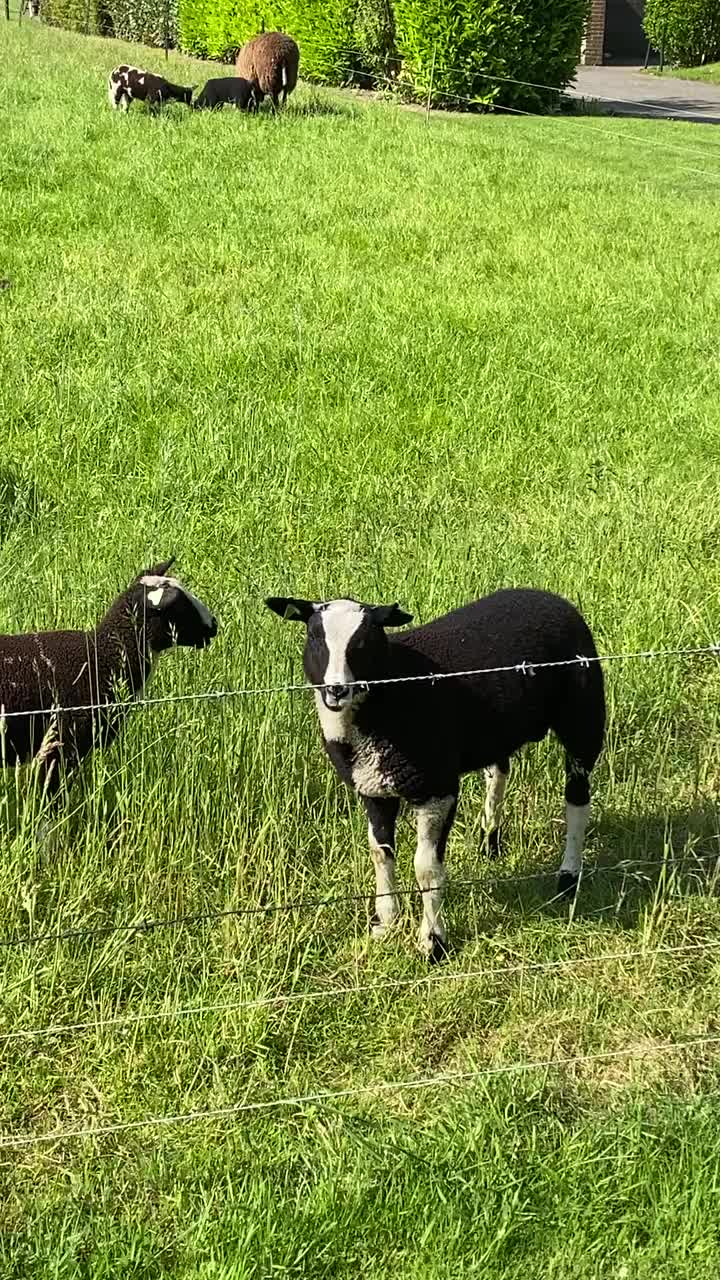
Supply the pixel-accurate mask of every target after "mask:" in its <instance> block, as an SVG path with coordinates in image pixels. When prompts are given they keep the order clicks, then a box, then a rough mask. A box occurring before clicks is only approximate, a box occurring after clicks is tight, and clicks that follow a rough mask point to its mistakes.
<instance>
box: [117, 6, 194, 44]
mask: <svg viewBox="0 0 720 1280" xmlns="http://www.w3.org/2000/svg"><path fill="white" fill-rule="evenodd" d="M105 3H106V5H107V8H108V11H109V15H110V21H111V23H112V29H113V34H114V35H115V36H117V38H118V40H136V41H137V42H138V43H139V44H149V45H155V46H158V47H160V48H162V46H163V45H164V44H165V27H166V25H167V36H168V44H169V45H170V46H174V45H175V44H177V0H105Z"/></svg>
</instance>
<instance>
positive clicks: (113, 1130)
mask: <svg viewBox="0 0 720 1280" xmlns="http://www.w3.org/2000/svg"><path fill="white" fill-rule="evenodd" d="M718 1044H720V1036H697V1037H693V1038H691V1039H686V1040H678V1041H666V1042H664V1043H660V1044H647V1043H646V1044H634V1045H629V1046H626V1047H625V1048H622V1049H607V1050H604V1051H603V1052H600V1053H587V1054H576V1055H574V1056H572V1057H565V1058H540V1059H537V1060H535V1061H527V1060H525V1061H520V1062H507V1063H501V1064H499V1065H497V1066H488V1067H479V1068H475V1069H473V1070H471V1071H451V1072H447V1073H445V1074H441V1075H435V1076H418V1077H415V1078H410V1079H408V1080H375V1081H371V1082H370V1083H369V1084H363V1085H353V1086H352V1087H351V1088H349V1089H318V1090H316V1091H315V1092H312V1093H301V1094H296V1095H294V1096H290V1097H279V1098H265V1099H261V1100H257V1101H255V1102H240V1103H235V1104H234V1105H232V1106H227V1107H213V1108H209V1109H207V1110H197V1111H184V1112H176V1113H174V1114H170V1115H159V1116H157V1115H156V1116H144V1117H142V1118H141V1119H139V1120H120V1121H117V1122H115V1123H112V1124H97V1125H81V1126H79V1127H77V1128H71V1129H55V1130H51V1131H50V1132H49V1133H29V1134H11V1133H3V1134H0V1150H9V1149H11V1148H17V1147H35V1146H41V1145H45V1144H47V1143H51V1142H68V1141H71V1140H76V1139H85V1138H104V1137H109V1136H111V1135H114V1134H120V1133H130V1132H132V1131H134V1130H138V1129H152V1128H160V1127H161V1126H170V1125H175V1124H191V1123H197V1122H198V1121H203V1120H206V1121H214V1120H227V1119H231V1118H233V1117H235V1116H239V1115H243V1114H249V1113H251V1112H261V1111H270V1110H274V1109H276V1108H279V1107H304V1106H313V1105H317V1104H322V1105H326V1106H327V1105H331V1104H332V1103H335V1102H344V1101H346V1100H347V1099H348V1098H360V1097H368V1096H372V1095H380V1096H382V1095H385V1094H388V1093H394V1092H399V1091H401V1090H414V1089H435V1088H451V1087H456V1086H459V1085H462V1084H470V1083H472V1082H475V1081H479V1080H483V1079H490V1078H492V1077H498V1076H507V1075H514V1074H520V1073H523V1072H528V1071H545V1072H548V1071H563V1070H564V1071H567V1070H569V1069H571V1068H574V1067H584V1066H590V1065H591V1064H592V1063H596V1062H612V1061H618V1060H620V1059H628V1058H636V1057H647V1058H651V1057H653V1056H656V1055H660V1056H661V1055H664V1054H672V1053H687V1052H688V1051H690V1050H693V1049H702V1048H709V1047H710V1046H716V1045H718Z"/></svg>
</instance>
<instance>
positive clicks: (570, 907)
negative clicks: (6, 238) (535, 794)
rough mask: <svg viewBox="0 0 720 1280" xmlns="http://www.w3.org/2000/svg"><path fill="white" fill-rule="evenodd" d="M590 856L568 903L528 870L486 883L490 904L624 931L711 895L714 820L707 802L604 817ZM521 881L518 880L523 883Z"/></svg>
mask: <svg viewBox="0 0 720 1280" xmlns="http://www.w3.org/2000/svg"><path fill="white" fill-rule="evenodd" d="M593 843H594V846H595V848H596V850H597V854H596V856H595V858H594V859H593V858H592V857H590V858H589V859H588V860H587V861H586V864H585V868H584V873H583V878H582V882H581V885H580V888H579V891H578V893H577V896H576V897H575V899H574V901H572V902H571V901H568V900H565V899H562V898H560V897H559V896H558V893H557V875H556V872H555V871H554V870H550V869H548V871H547V874H545V867H542V868H541V867H538V869H537V873H536V872H535V870H534V869H533V868H532V867H528V868H527V870H526V871H525V872H524V873H523V875H521V876H518V877H517V878H516V879H513V878H512V877H510V876H508V877H507V878H505V877H503V876H502V872H501V870H500V867H501V863H495V864H494V867H496V868H497V869H498V870H497V879H492V880H490V879H489V880H488V888H487V893H488V894H489V896H490V898H491V899H493V900H494V901H495V902H497V903H498V904H502V906H503V907H504V908H505V909H506V910H511V911H515V912H519V913H520V914H521V915H523V916H537V915H542V916H553V917H562V916H565V917H568V918H570V917H572V918H573V919H574V920H576V921H580V920H588V921H589V920H593V921H595V922H599V923H603V922H605V923H607V925H608V926H609V927H614V928H617V929H620V930H630V929H634V928H635V927H636V926H637V923H638V920H639V918H640V916H641V915H643V914H646V912H647V910H648V908H650V907H651V905H652V904H653V903H654V902H658V901H659V900H661V899H664V898H666V897H673V898H677V897H686V896H709V895H713V896H714V895H715V893H716V892H717V889H718V887H720V819H719V815H718V811H717V808H716V807H715V806H714V805H712V804H710V803H707V802H704V803H703V804H700V805H696V806H693V807H692V808H689V809H687V808H686V809H678V810H675V811H674V812H672V813H667V812H665V813H650V814H638V815H637V816H635V817H628V816H627V815H625V814H623V815H622V816H621V815H617V814H613V813H612V812H610V813H605V814H604V815H603V817H602V819H601V821H600V823H599V826H598V828H597V830H596V833H595V838H594V842H593ZM523 876H524V877H526V878H523Z"/></svg>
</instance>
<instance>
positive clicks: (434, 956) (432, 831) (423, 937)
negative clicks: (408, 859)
mask: <svg viewBox="0 0 720 1280" xmlns="http://www.w3.org/2000/svg"><path fill="white" fill-rule="evenodd" d="M456 808H457V796H456V795H447V796H440V797H437V798H436V799H432V800H428V801H427V803H426V804H423V805H416V806H415V817H416V820H417V848H416V850H415V878H416V879H417V882H418V886H419V888H420V890H421V892H422V902H423V918H422V923H421V925H420V933H419V935H418V943H419V946H420V950H421V951H422V952H423V954H424V955H425V956H427V958H428V960H429V961H430V962H431V964H432V963H435V962H436V961H437V960H441V959H442V957H443V956H444V955H445V952H446V950H447V947H446V943H447V933H446V930H445V922H444V920H443V916H442V900H443V892H444V888H445V880H446V879H447V875H446V871H445V866H444V857H445V846H446V844H447V838H448V836H449V834H450V829H451V827H452V824H453V819H454V817H455V810H456Z"/></svg>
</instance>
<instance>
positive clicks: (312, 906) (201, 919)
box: [0, 850, 720, 950]
mask: <svg viewBox="0 0 720 1280" xmlns="http://www.w3.org/2000/svg"><path fill="white" fill-rule="evenodd" d="M694 863H695V864H696V865H697V864H699V865H701V866H704V865H706V864H708V863H720V850H719V851H718V853H710V854H701V855H699V856H696V857H694ZM653 867H654V868H662V869H665V870H667V871H671V872H672V871H673V870H684V871H688V873H689V872H690V871H691V870H692V864H691V865H690V866H688V864H687V860H685V861H681V860H679V859H668V858H655V859H647V860H645V859H643V860H640V861H637V862H618V863H615V864H614V865H613V866H596V867H588V868H585V867H584V868H583V870H582V880H583V881H584V880H593V879H595V877H597V876H599V875H632V874H637V873H639V871H640V869H641V868H645V869H649V868H653ZM556 874H557V872H556V871H555V870H549V869H548V870H546V871H533V872H529V873H528V874H527V875H519V876H498V877H495V878H491V879H484V878H481V877H479V876H478V877H467V878H463V879H458V880H455V879H452V878H451V879H449V880H448V888H449V889H450V891H451V893H452V892H454V891H455V890H457V889H464V890H465V889H466V890H470V891H472V890H474V889H480V890H485V891H486V892H487V891H488V890H490V889H497V888H500V887H501V886H503V885H517V884H530V883H532V882H533V881H536V880H548V879H552V878H553V877H554V876H555V875H556ZM433 892H435V891H434V890H433V889H421V888H420V887H419V886H418V885H413V886H412V887H409V888H402V887H400V886H398V887H397V888H395V889H393V890H391V891H389V892H387V893H374V892H372V891H367V892H365V893H349V894H338V895H337V896H334V897H331V898H299V899H296V900H294V901H287V902H269V903H261V904H258V905H256V906H251V907H223V908H220V909H213V910H209V911H196V912H185V913H183V914H181V915H176V916H167V917H164V918H157V919H150V920H127V921H121V922H120V923H116V924H107V925H94V926H86V925H85V926H83V925H77V926H75V925H73V926H71V927H69V928H67V929H63V930H60V931H58V932H47V933H35V934H33V933H30V934H15V935H12V936H10V937H7V938H0V949H5V950H7V949H12V948H14V947H34V946H39V945H41V944H44V943H56V944H57V943H61V942H71V941H75V940H78V939H81V938H82V939H86V940H89V939H93V938H106V937H110V936H112V935H113V934H117V933H137V934H142V933H152V932H154V931H155V930H156V929H175V928H182V927H185V926H187V925H194V924H211V923H215V922H219V921H221V920H229V919H234V918H243V917H246V916H259V915H274V914H281V913H285V912H288V913H291V912H294V911H321V910H324V909H326V908H329V907H337V906H350V905H357V904H364V905H370V904H371V903H374V902H377V901H378V900H379V899H382V898H393V897H395V898H407V897H422V896H423V895H424V894H426V893H433ZM562 896H563V895H561V894H559V893H558V894H555V895H553V897H552V898H551V899H550V902H554V901H555V900H559V899H561V898H562Z"/></svg>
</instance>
